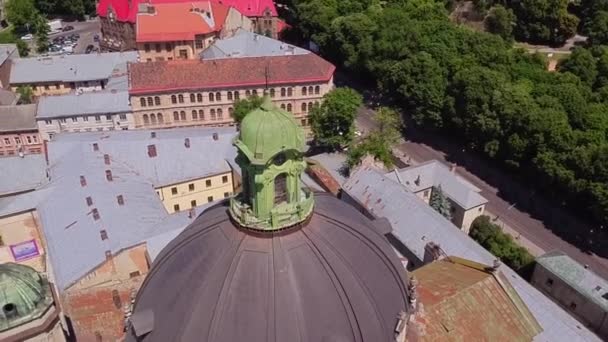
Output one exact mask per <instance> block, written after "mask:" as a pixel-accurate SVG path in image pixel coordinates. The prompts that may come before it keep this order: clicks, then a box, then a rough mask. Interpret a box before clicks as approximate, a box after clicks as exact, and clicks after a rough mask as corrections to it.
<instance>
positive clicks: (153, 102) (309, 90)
mask: <svg viewBox="0 0 608 342" xmlns="http://www.w3.org/2000/svg"><path fill="white" fill-rule="evenodd" d="M293 89H294V88H293V87H290V88H281V90H280V94H281V97H290V96H293V93H294V90H293ZM301 90H302V96H306V95H307V94H310V95H313V94H315V95H319V94H320V93H321V87H320V86H315V87H313V86H309V87H302V89H301ZM264 92H265V91H264ZM268 95H269V96H270V97H275V96H276V92H275V89H274V88H270V89H269V90H268ZM245 96H246V97H249V96H258V91H257V89H253V90H245ZM208 97H209V102H215V101H222V93H221V92H219V91H218V92H215V93H208ZM240 97H241V95H240V92H239V91H238V90H236V91H228V92H227V93H226V98H227V99H228V101H233V100H235V101H236V100H239V99H240ZM184 101H185V98H184V95H182V94H179V95H171V103H172V104H178V103H184ZM202 102H203V94H202V93H197V94H190V103H202ZM160 103H161V101H160V96H154V97H152V96H148V97H141V98H140V99H139V104H140V105H141V106H142V107H151V106H160Z"/></svg>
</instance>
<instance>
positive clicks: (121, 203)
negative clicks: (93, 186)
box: [116, 195, 125, 205]
mask: <svg viewBox="0 0 608 342" xmlns="http://www.w3.org/2000/svg"><path fill="white" fill-rule="evenodd" d="M116 201H117V202H118V205H124V204H125V198H124V197H122V195H118V196H116Z"/></svg>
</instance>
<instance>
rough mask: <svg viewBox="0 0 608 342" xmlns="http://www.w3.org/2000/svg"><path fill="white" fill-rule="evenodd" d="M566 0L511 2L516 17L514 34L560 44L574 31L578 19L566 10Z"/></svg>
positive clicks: (531, 39) (537, 41) (518, 36)
mask: <svg viewBox="0 0 608 342" xmlns="http://www.w3.org/2000/svg"><path fill="white" fill-rule="evenodd" d="M568 4H569V1H568V0H522V1H517V2H511V5H512V8H513V12H514V13H515V16H516V17H517V25H516V26H515V30H514V33H515V36H516V38H518V39H519V40H524V41H529V42H532V43H546V44H552V45H561V44H563V43H565V42H566V40H567V39H568V38H570V37H572V36H573V35H574V34H575V33H576V28H577V26H578V23H579V19H578V18H577V17H576V16H574V15H573V14H570V13H569V12H568Z"/></svg>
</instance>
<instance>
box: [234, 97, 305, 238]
mask: <svg viewBox="0 0 608 342" xmlns="http://www.w3.org/2000/svg"><path fill="white" fill-rule="evenodd" d="M234 145H235V146H236V147H237V148H238V155H237V158H236V162H237V164H238V165H239V166H240V167H241V175H242V179H243V191H242V192H241V194H239V195H238V196H236V197H234V198H233V199H231V202H230V214H231V215H232V217H233V219H234V220H235V221H237V222H238V223H239V224H240V225H241V226H243V227H246V228H250V229H256V230H264V231H274V230H279V229H284V228H287V227H290V226H293V225H295V224H297V223H299V222H302V221H304V220H306V218H307V217H308V216H309V215H310V213H311V212H312V209H313V205H314V201H313V196H312V193H311V192H310V191H309V190H308V189H305V188H303V187H302V184H301V180H300V175H301V174H302V172H303V171H304V169H305V167H306V162H305V161H304V159H303V156H302V152H303V149H304V131H303V130H302V129H301V128H300V126H298V124H297V123H296V122H295V120H294V118H293V116H292V115H291V114H290V113H288V112H286V111H284V110H280V109H278V108H276V107H275V106H273V104H272V102H271V101H270V99H269V98H268V97H266V98H265V99H264V102H263V103H262V105H261V106H260V107H259V108H257V109H254V110H253V111H252V112H250V113H249V114H247V115H246V116H245V118H244V119H243V121H242V123H241V130H240V133H239V135H238V136H237V137H236V138H235V140H234Z"/></svg>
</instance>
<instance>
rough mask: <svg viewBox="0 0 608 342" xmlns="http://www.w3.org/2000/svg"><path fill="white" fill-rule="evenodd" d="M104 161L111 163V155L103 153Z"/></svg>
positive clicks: (107, 163)
mask: <svg viewBox="0 0 608 342" xmlns="http://www.w3.org/2000/svg"><path fill="white" fill-rule="evenodd" d="M103 163H104V164H106V165H110V155H109V154H104V155H103Z"/></svg>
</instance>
